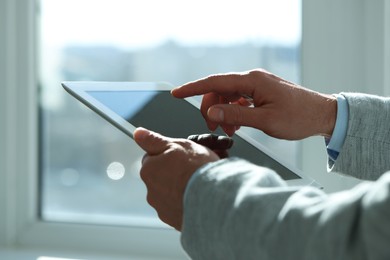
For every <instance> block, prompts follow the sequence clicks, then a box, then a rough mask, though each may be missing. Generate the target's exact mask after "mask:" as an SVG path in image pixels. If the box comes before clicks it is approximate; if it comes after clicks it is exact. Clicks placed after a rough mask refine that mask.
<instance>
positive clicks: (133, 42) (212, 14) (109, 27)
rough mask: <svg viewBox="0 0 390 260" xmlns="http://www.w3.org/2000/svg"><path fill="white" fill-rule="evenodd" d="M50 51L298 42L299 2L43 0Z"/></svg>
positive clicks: (45, 40)
mask: <svg viewBox="0 0 390 260" xmlns="http://www.w3.org/2000/svg"><path fill="white" fill-rule="evenodd" d="M40 21H41V37H42V43H44V45H48V46H57V47H61V46H64V45H67V44H86V45H87V44H107V45H116V46H117V47H122V48H138V47H145V46H151V45H156V44H159V43H161V42H163V41H166V40H168V39H171V40H175V41H177V42H179V43H182V44H186V45H194V44H231V43H237V42H244V41H246V42H247V41H251V42H258V41H260V40H264V39H266V40H267V41H271V42H273V41H276V42H280V43H286V44H291V43H293V44H294V43H297V42H299V41H300V37H301V2H300V0H240V1H237V0H235V1H233V0H196V1H185V0H181V1H180V0H164V1H162V0H137V1H135V0H41V19H40Z"/></svg>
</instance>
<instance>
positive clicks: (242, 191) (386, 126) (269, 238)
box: [181, 93, 390, 260]
mask: <svg viewBox="0 0 390 260" xmlns="http://www.w3.org/2000/svg"><path fill="white" fill-rule="evenodd" d="M344 96H345V97H346V98H347V101H348V104H349V114H350V116H349V126H348V133H347V137H346V140H345V143H344V146H343V149H342V152H341V154H340V155H339V158H338V159H337V161H336V163H335V164H334V165H331V169H332V170H334V171H337V172H342V173H345V174H349V175H352V176H355V177H359V178H365V179H370V180H376V179H378V178H379V177H380V176H381V175H382V174H383V173H384V172H386V171H387V170H390V158H389V154H390V99H385V98H379V97H375V96H369V95H362V94H353V93H344ZM199 171H200V174H199V175H198V176H197V177H196V178H194V179H193V180H192V183H191V185H189V187H187V191H186V196H185V198H184V218H183V229H182V236H181V240H182V245H183V248H184V249H185V250H186V252H187V253H188V255H189V256H190V257H191V258H193V259H272V260H277V259H283V260H288V259H299V260H304V259H307V260H317V259H332V260H336V259H340V260H341V259H343V260H346V259H353V260H357V259H390V173H387V174H383V175H382V176H381V177H380V178H379V179H378V180H376V181H375V182H365V183H363V184H360V185H358V186H357V187H356V188H354V189H352V190H349V191H345V192H340V193H336V194H332V195H327V194H325V193H323V192H322V191H321V190H318V189H316V188H313V187H304V188H292V187H287V186H286V184H285V183H284V181H283V180H281V179H280V178H279V177H278V175H277V174H275V173H274V172H273V171H272V170H269V169H267V168H262V167H259V166H256V165H253V164H251V163H249V162H247V161H245V160H242V159H238V158H230V159H227V160H223V161H219V162H216V163H213V164H208V165H206V166H204V167H202V168H201V169H199Z"/></svg>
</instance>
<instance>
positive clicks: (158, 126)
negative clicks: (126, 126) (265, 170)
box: [86, 90, 301, 180]
mask: <svg viewBox="0 0 390 260" xmlns="http://www.w3.org/2000/svg"><path fill="white" fill-rule="evenodd" d="M86 92H87V93H88V94H89V95H91V96H92V97H93V98H95V99H96V100H98V101H99V102H100V103H102V104H104V105H105V106H106V107H107V108H109V109H110V110H112V111H113V112H115V113H116V114H118V115H119V116H121V117H122V118H124V119H125V120H126V121H127V122H129V123H130V124H131V125H133V126H135V127H145V128H147V129H150V130H153V131H155V132H158V133H161V134H163V135H166V136H169V137H177V138H187V137H188V136H189V135H193V134H203V133H209V132H210V131H209V130H208V128H207V126H206V123H205V121H204V119H203V117H202V116H201V114H200V111H199V109H198V108H196V107H195V106H194V105H192V104H190V103H189V102H188V101H186V100H183V99H176V98H174V97H172V95H171V94H170V92H169V91H150V90H148V91H134V90H132V91H126V90H123V91H121V90H119V91H118V90H116V91H95V90H94V91H86ZM216 133H217V134H223V132H221V131H219V132H218V131H217V132H216ZM232 138H233V139H234V145H233V147H232V148H231V149H230V150H229V155H230V156H237V157H240V158H243V159H246V160H248V161H251V162H252V163H254V164H257V165H260V166H265V167H269V168H271V169H273V170H275V171H276V172H277V173H278V174H279V175H280V176H281V177H282V178H283V179H284V180H293V179H301V178H300V177H299V176H298V175H297V174H295V173H294V172H292V171H291V170H289V169H288V168H287V167H285V166H283V165H282V164H280V163H279V162H277V161H276V160H275V159H273V158H272V157H270V156H268V155H267V154H265V153H264V152H262V151H260V150H259V149H258V148H257V147H255V146H254V145H252V144H250V143H249V142H247V141H246V140H244V139H243V138H242V137H240V136H238V135H234V136H233V137H232Z"/></svg>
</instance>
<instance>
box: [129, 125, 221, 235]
mask: <svg viewBox="0 0 390 260" xmlns="http://www.w3.org/2000/svg"><path fill="white" fill-rule="evenodd" d="M134 140H135V141H136V142H137V144H138V145H139V146H140V147H141V148H142V149H143V150H144V151H145V152H146V154H145V156H144V158H143V160H142V168H141V178H142V180H143V181H144V182H145V184H146V188H147V190H148V193H147V201H148V203H149V204H150V205H151V206H152V207H153V208H155V209H156V211H157V213H158V216H159V218H160V219H161V220H162V221H163V222H165V223H167V224H168V225H170V226H172V227H174V228H175V229H177V230H179V231H180V230H181V226H182V216H183V195H184V191H185V188H186V186H187V182H188V180H189V179H190V177H191V176H192V174H193V173H194V172H195V171H196V170H197V169H198V168H199V167H201V166H202V165H204V164H206V163H209V162H213V161H217V160H219V157H218V156H217V155H216V154H215V153H214V152H212V151H211V150H210V149H208V148H206V147H204V146H202V145H199V144H196V143H194V142H192V141H190V140H187V139H174V138H169V137H165V136H162V135H160V134H158V133H155V132H152V131H149V130H146V129H144V128H137V129H136V130H135V132H134Z"/></svg>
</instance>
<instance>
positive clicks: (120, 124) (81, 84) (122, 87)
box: [61, 81, 321, 187]
mask: <svg viewBox="0 0 390 260" xmlns="http://www.w3.org/2000/svg"><path fill="white" fill-rule="evenodd" d="M61 85H62V86H63V88H64V89H65V90H66V91H67V92H68V93H70V94H71V95H72V96H73V97H75V98H76V99H77V100H79V101H80V102H82V103H83V104H84V105H86V106H87V107H89V108H90V109H91V110H92V111H94V112H96V113H98V114H99V115H100V116H102V117H103V118H104V119H106V120H107V121H108V122H110V123H111V124H113V125H114V126H115V127H117V128H118V129H119V130H121V131H122V132H123V133H125V134H126V135H128V136H129V137H131V138H133V136H134V134H133V133H134V130H135V129H136V127H135V126H133V125H132V124H130V123H129V122H127V121H126V120H125V119H124V118H122V117H121V116H119V115H118V114H117V113H115V112H114V111H112V110H111V109H110V108H108V107H107V106H105V105H104V104H102V103H101V102H99V101H98V100H97V99H95V98H94V97H92V96H91V95H90V94H88V91H148V90H150V91H171V90H172V89H173V85H171V84H170V83H167V82H108V81H107V82H106V81H64V82H62V83H61ZM185 100H187V101H188V102H189V103H191V104H192V105H193V106H195V107H196V108H197V109H199V108H200V101H199V100H197V99H196V98H194V97H190V98H186V99H185ZM236 134H237V135H239V136H240V137H241V138H242V139H244V140H245V141H246V142H248V143H250V144H251V145H253V146H254V147H255V148H256V149H259V150H260V151H261V152H263V153H265V154H266V155H268V156H269V157H271V159H273V160H275V161H277V162H278V163H279V164H281V165H282V166H284V167H286V168H288V169H289V170H290V171H292V172H293V173H295V174H296V175H297V176H298V177H300V178H301V179H293V180H286V182H287V183H288V185H289V186H302V185H310V186H316V187H321V186H320V185H319V184H318V183H317V182H316V181H315V180H313V179H312V178H310V177H308V176H307V175H305V174H304V173H303V172H302V171H301V170H299V169H297V168H296V167H293V166H291V165H288V164H286V163H284V162H283V161H282V160H281V159H280V158H278V157H277V156H276V155H275V154H274V153H272V152H271V151H270V150H269V149H268V148H267V147H265V146H264V145H262V144H261V143H260V142H259V141H257V140H254V139H253V138H252V137H251V136H249V135H248V134H247V133H245V131H243V130H238V131H237V132H236ZM244 159H245V158H244Z"/></svg>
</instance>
